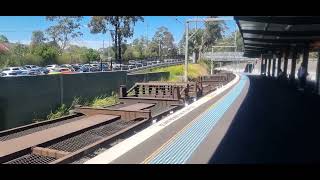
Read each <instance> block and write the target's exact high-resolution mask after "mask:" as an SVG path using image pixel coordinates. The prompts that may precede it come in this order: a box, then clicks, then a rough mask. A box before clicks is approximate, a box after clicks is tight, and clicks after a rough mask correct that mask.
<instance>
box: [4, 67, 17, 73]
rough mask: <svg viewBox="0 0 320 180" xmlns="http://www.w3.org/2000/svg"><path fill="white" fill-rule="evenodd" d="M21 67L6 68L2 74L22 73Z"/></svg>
mask: <svg viewBox="0 0 320 180" xmlns="http://www.w3.org/2000/svg"><path fill="white" fill-rule="evenodd" d="M20 71H21V70H20V67H6V68H4V69H3V70H2V72H13V73H17V74H19V73H20Z"/></svg>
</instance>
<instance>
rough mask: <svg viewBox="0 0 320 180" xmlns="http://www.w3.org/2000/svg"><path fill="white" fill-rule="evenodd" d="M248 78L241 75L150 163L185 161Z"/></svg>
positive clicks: (237, 94)
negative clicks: (223, 94)
mask: <svg viewBox="0 0 320 180" xmlns="http://www.w3.org/2000/svg"><path fill="white" fill-rule="evenodd" d="M247 80H248V77H247V76H245V75H242V76H240V82H239V83H238V84H237V85H236V86H235V87H233V88H232V89H231V90H230V91H229V92H228V94H227V95H226V96H224V97H223V98H222V99H220V100H219V101H218V102H217V103H216V105H215V106H210V107H209V108H208V111H207V112H206V113H204V114H202V115H201V117H200V118H199V119H198V120H197V121H195V122H193V123H192V124H191V126H190V127H189V128H188V129H186V130H184V131H183V132H182V133H181V134H180V135H179V136H178V137H176V139H174V140H173V141H172V142H170V143H169V144H168V145H166V146H165V147H164V148H163V149H162V150H161V151H160V152H159V153H158V154H157V155H156V156H155V157H154V158H153V159H152V160H151V161H149V163H150V164H183V163H185V162H186V161H187V160H188V158H189V157H190V156H191V155H192V153H193V152H194V151H195V150H196V148H197V147H198V146H199V145H200V143H201V142H202V141H203V140H204V139H205V138H206V137H207V135H208V134H209V133H210V131H211V130H212V129H213V127H214V126H215V125H216V123H217V122H218V121H219V120H220V119H221V117H222V116H223V115H224V113H225V112H226V111H227V110H228V109H229V108H230V106H231V105H232V103H233V102H234V101H235V100H236V98H237V97H238V96H239V95H240V93H241V92H242V90H243V88H244V86H245V83H246V81H247Z"/></svg>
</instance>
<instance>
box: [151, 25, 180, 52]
mask: <svg viewBox="0 0 320 180" xmlns="http://www.w3.org/2000/svg"><path fill="white" fill-rule="evenodd" d="M173 42H174V38H173V35H172V34H171V32H169V30H168V28H166V27H164V26H161V27H159V28H158V30H157V31H156V33H155V34H154V36H153V38H152V42H151V48H152V50H153V51H157V52H158V56H163V55H164V56H168V55H171V54H172V52H174V48H175V46H174V44H173ZM156 44H157V45H158V48H156ZM156 49H158V50H156ZM159 49H160V52H159Z"/></svg>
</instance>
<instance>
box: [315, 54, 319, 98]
mask: <svg viewBox="0 0 320 180" xmlns="http://www.w3.org/2000/svg"><path fill="white" fill-rule="evenodd" d="M316 93H317V94H319V95H320V50H319V51H318V62H317V74H316Z"/></svg>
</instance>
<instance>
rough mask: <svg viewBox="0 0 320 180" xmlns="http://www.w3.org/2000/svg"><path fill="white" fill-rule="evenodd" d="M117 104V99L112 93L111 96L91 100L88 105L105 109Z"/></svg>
mask: <svg viewBox="0 0 320 180" xmlns="http://www.w3.org/2000/svg"><path fill="white" fill-rule="evenodd" d="M118 102H119V97H118V95H117V94H116V93H114V92H112V95H111V96H107V95H103V96H99V97H96V98H94V99H93V101H92V102H91V103H90V104H89V106H91V107H107V106H111V105H114V104H116V103H118Z"/></svg>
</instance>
